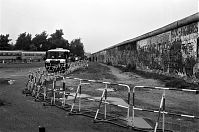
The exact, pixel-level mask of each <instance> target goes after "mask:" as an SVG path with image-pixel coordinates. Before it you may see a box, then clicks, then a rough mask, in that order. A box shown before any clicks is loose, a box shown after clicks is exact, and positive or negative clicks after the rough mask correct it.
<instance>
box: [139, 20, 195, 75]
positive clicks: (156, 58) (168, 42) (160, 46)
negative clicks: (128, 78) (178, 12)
mask: <svg viewBox="0 0 199 132" xmlns="http://www.w3.org/2000/svg"><path fill="white" fill-rule="evenodd" d="M197 38H198V24H197V23H192V24H190V25H186V26H183V27H179V28H177V29H174V30H172V31H168V32H165V33H162V34H159V35H156V36H152V37H150V38H146V39H144V40H140V41H137V51H138V63H139V66H142V67H143V66H147V67H148V68H150V69H157V70H162V71H164V72H166V71H167V72H169V73H182V74H185V75H187V76H192V75H194V74H195V73H194V70H193V68H194V66H195V65H196V61H197V60H196V58H197V56H198V53H197Z"/></svg>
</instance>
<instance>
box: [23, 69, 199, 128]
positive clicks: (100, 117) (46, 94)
mask: <svg viewBox="0 0 199 132" xmlns="http://www.w3.org/2000/svg"><path fill="white" fill-rule="evenodd" d="M124 89H126V90H124ZM136 89H139V90H141V89H145V90H146V91H147V92H148V93H149V92H150V91H148V90H149V89H150V90H152V89H153V90H159V91H163V92H157V93H158V95H161V99H160V103H159V108H158V109H150V108H142V107H138V106H137V105H136V101H138V102H140V100H139V99H136ZM166 91H181V92H191V93H195V94H198V93H199V91H198V90H191V89H176V88H164V87H147V86H134V87H133V88H131V87H130V86H129V85H127V84H120V83H112V82H105V81H100V80H89V79H80V78H74V77H66V76H64V75H60V74H48V73H47V72H45V71H41V70H38V71H34V72H31V73H30V74H29V79H28V83H27V85H26V90H24V93H25V94H26V95H31V96H33V97H34V98H35V101H44V102H45V106H47V105H54V106H57V107H59V108H62V109H64V110H66V111H68V112H69V115H86V116H88V117H92V118H93V121H94V122H95V123H97V122H107V123H111V124H115V125H118V126H121V127H126V128H129V127H130V128H133V129H134V130H141V131H154V132H156V131H170V130H166V129H165V128H167V126H165V121H166V117H165V115H172V116H177V117H183V118H184V117H186V118H190V119H194V120H197V121H196V123H197V122H198V119H199V117H198V116H195V115H191V114H185V113H176V112H171V111H166V98H165V96H166ZM141 92H142V93H143V92H144V90H143V91H141ZM157 93H156V94H157ZM157 102H158V101H157V100H156V103H157ZM137 111H142V112H147V113H157V116H154V117H156V119H155V123H151V122H150V121H148V120H146V119H145V118H144V117H145V116H146V115H147V114H145V115H142V117H137V116H136V114H135V113H136V112H137ZM138 115H140V114H138ZM161 116H162V121H160V119H161ZM160 124H161V125H160ZM159 126H162V127H161V128H160V127H159Z"/></svg>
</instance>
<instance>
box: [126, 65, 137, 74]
mask: <svg viewBox="0 0 199 132" xmlns="http://www.w3.org/2000/svg"><path fill="white" fill-rule="evenodd" d="M134 70H136V65H135V64H127V66H126V68H125V71H126V72H127V71H134Z"/></svg>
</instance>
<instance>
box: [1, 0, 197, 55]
mask: <svg viewBox="0 0 199 132" xmlns="http://www.w3.org/2000/svg"><path fill="white" fill-rule="evenodd" d="M198 7H199V3H198V0H0V34H10V38H11V39H13V42H14V43H15V41H16V39H17V37H18V35H19V34H20V33H23V32H27V33H31V34H32V36H33V37H34V36H35V34H40V33H41V32H42V31H44V30H45V31H47V33H48V34H52V33H53V32H55V30H56V29H63V31H64V38H65V39H67V40H69V42H70V41H71V40H73V39H75V38H79V37H80V38H82V42H83V43H84V47H85V50H86V52H92V53H93V52H96V51H99V50H102V49H104V48H107V47H109V46H112V45H115V44H117V43H120V42H122V41H124V40H127V39H131V38H134V37H137V36H139V35H142V34H144V33H147V32H149V31H152V30H155V29H157V28H160V27H162V26H165V25H167V24H170V23H171V22H174V21H176V20H179V19H182V18H184V17H187V16H189V15H192V14H194V13H196V12H198Z"/></svg>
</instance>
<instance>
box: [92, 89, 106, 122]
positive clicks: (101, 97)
mask: <svg viewBox="0 0 199 132" xmlns="http://www.w3.org/2000/svg"><path fill="white" fill-rule="evenodd" d="M105 91H106V90H104V91H103V93H102V96H101V99H100V103H99V106H98V109H97V111H96V114H95V118H94V120H96V119H97V115H98V113H99V110H100V106H101V104H102V101H103V98H104V94H105Z"/></svg>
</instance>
